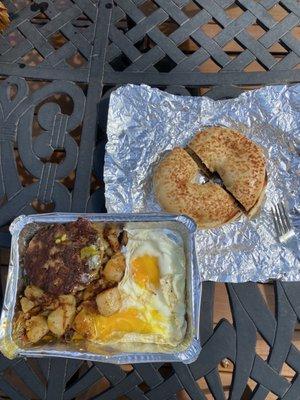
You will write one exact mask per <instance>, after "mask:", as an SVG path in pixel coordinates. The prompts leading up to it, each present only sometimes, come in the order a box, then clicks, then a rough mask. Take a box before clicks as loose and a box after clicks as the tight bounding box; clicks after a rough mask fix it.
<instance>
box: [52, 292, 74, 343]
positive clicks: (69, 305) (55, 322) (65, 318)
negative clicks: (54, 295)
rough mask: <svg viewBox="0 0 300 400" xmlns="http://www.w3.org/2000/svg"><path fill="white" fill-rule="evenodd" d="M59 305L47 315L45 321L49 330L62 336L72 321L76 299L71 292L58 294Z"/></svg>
mask: <svg viewBox="0 0 300 400" xmlns="http://www.w3.org/2000/svg"><path fill="white" fill-rule="evenodd" d="M59 303H60V306H59V307H58V308H57V309H56V310H54V311H52V312H51V313H50V314H49V315H48V319H47V323H48V327H49V329H50V331H51V332H52V333H54V335H56V336H62V335H63V334H64V333H65V332H66V330H67V328H68V327H69V326H70V325H71V323H72V322H73V319H74V317H75V312H76V300H75V297H74V296H73V295H71V294H67V295H62V296H59Z"/></svg>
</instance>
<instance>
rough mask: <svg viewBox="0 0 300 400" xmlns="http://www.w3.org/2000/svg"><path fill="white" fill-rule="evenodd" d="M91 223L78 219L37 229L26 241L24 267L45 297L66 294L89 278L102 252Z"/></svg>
mask: <svg viewBox="0 0 300 400" xmlns="http://www.w3.org/2000/svg"><path fill="white" fill-rule="evenodd" d="M101 243H102V242H101V238H100V237H99V234H98V231H97V230H96V229H95V227H94V226H93V224H92V223H91V222H90V221H88V220H84V219H79V220H78V221H75V222H70V223H69V224H53V225H47V226H45V227H44V228H41V229H40V230H39V231H38V232H37V233H36V234H35V235H34V236H33V238H32V239H31V240H30V242H29V244H28V248H27V251H26V254H25V257H24V268H25V271H26V274H27V275H28V277H29V279H30V281H31V282H32V283H33V284H34V285H35V286H38V287H39V288H41V289H43V290H45V291H46V292H47V293H49V294H53V295H58V294H67V293H71V292H72V291H73V290H74V288H76V287H80V285H82V284H83V283H86V282H85V281H86V279H92V274H91V273H89V274H88V271H90V272H91V270H92V269H93V270H94V272H95V274H96V273H97V269H99V267H100V265H101V259H102V257H103V255H104V249H103V248H102V247H101Z"/></svg>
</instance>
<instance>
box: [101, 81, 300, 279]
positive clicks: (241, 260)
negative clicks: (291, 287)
mask: <svg viewBox="0 0 300 400" xmlns="http://www.w3.org/2000/svg"><path fill="white" fill-rule="evenodd" d="M213 125H223V126H226V127H230V128H233V129H236V130H238V131H240V132H241V133H243V134H244V135H245V136H247V137H248V138H249V139H251V140H253V141H255V142H256V143H257V144H259V145H260V146H261V147H262V148H263V150H264V152H265V155H266V158H267V173H268V185H267V190H266V200H265V203H264V205H263V208H262V210H261V212H260V213H259V215H258V216H257V217H256V218H255V219H252V220H249V219H247V218H246V217H245V216H242V217H241V218H239V219H238V220H237V221H235V222H232V223H230V224H227V225H224V226H222V227H220V228H215V229H211V230H198V231H197V234H196V253H197V258H198V265H199V267H200V273H201V277H202V279H203V280H212V281H219V282H246V281H260V282H264V281H267V280H269V279H282V280H284V281H297V280H300V261H299V259H297V256H296V255H295V254H293V253H292V252H291V251H290V250H289V249H288V248H286V247H284V246H282V245H281V244H280V243H279V242H278V240H277V238H276V231H275V227H274V223H273V218H272V213H271V206H272V202H276V201H279V200H281V199H283V200H285V201H286V203H287V205H288V207H289V211H290V214H291V217H292V221H293V223H294V226H295V230H296V234H297V237H298V239H299V238H300V190H299V188H300V157H299V152H300V85H294V86H285V85H278V86H268V87H265V88H262V89H258V90H253V91H248V92H245V93H243V94H241V95H240V96H239V97H237V98H235V99H230V100H221V101H214V100H211V99H209V98H207V97H189V96H176V95H173V94H169V93H166V92H163V91H161V90H159V89H153V88H151V87H149V86H146V85H141V86H137V85H127V86H124V87H120V88H118V89H117V90H116V91H114V92H113V93H112V94H111V97H110V107H109V113H108V125H107V136H108V142H107V145H106V155H105V166H104V180H105V187H106V189H105V196H106V207H107V210H108V212H116V213H122V212H136V213H139V212H145V211H147V212H157V211H160V207H159V205H158V203H157V202H156V200H155V197H154V195H153V188H152V174H153V168H154V167H155V165H156V164H157V163H158V162H159V161H160V160H161V158H162V157H163V156H164V154H165V152H166V151H167V150H171V149H172V148H174V147H175V146H185V145H186V144H187V143H188V142H189V140H190V139H191V138H192V137H193V135H194V134H195V133H196V132H197V131H199V130H201V129H203V128H204V127H207V126H213Z"/></svg>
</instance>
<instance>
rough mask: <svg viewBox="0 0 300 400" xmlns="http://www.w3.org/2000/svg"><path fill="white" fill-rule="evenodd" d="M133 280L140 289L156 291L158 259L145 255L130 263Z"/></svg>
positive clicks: (157, 284)
mask: <svg viewBox="0 0 300 400" xmlns="http://www.w3.org/2000/svg"><path fill="white" fill-rule="evenodd" d="M131 273H132V277H133V280H134V281H135V282H136V283H137V284H138V285H139V286H140V287H142V288H145V289H150V290H151V289H157V288H158V287H159V267H158V258H157V257H154V256H149V255H147V254H145V255H143V256H141V257H137V258H135V259H133V260H132V261H131Z"/></svg>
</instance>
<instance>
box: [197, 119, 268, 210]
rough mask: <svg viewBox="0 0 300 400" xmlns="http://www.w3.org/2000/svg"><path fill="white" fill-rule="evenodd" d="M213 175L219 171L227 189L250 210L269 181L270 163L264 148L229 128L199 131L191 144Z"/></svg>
mask: <svg viewBox="0 0 300 400" xmlns="http://www.w3.org/2000/svg"><path fill="white" fill-rule="evenodd" d="M189 147H190V148H191V149H192V150H193V151H194V152H195V153H196V154H197V156H198V157H199V158H200V159H201V161H202V162H203V163H204V164H205V166H206V167H207V168H208V169H209V171H210V172H217V173H218V174H219V175H220V177H221V179H222V181H223V183H224V185H225V187H226V189H227V190H228V191H229V192H230V193H231V194H232V195H233V196H234V197H235V198H236V199H237V200H238V201H239V203H240V204H241V205H242V206H243V207H244V209H245V210H246V211H250V210H251V208H252V207H254V205H255V204H256V202H257V201H258V199H259V197H260V195H261V192H262V190H263V188H264V185H265V181H266V162H265V158H264V155H263V152H262V150H261V149H260V147H259V146H258V145H257V144H256V143H254V142H252V141H251V140H249V139H248V138H246V137H245V136H243V135H242V134H241V133H239V132H236V131H234V130H232V129H229V128H223V127H218V126H216V127H213V128H208V129H206V130H204V131H201V132H198V133H197V134H196V136H194V138H193V139H192V141H191V142H190V143H189Z"/></svg>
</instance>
